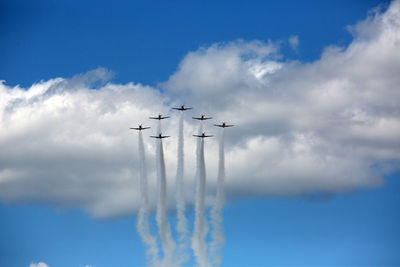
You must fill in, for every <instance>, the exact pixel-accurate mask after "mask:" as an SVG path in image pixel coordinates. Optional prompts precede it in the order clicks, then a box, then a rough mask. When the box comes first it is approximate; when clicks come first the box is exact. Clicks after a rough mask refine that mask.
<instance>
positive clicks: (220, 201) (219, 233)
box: [210, 128, 225, 266]
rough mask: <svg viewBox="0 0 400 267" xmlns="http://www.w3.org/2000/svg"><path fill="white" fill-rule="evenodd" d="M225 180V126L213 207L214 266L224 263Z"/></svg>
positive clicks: (212, 256) (212, 243) (212, 253)
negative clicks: (222, 253)
mask: <svg viewBox="0 0 400 267" xmlns="http://www.w3.org/2000/svg"><path fill="white" fill-rule="evenodd" d="M224 181H225V151H224V128H222V129H221V134H220V139H219V160H218V180H217V193H216V197H215V202H214V205H213V207H212V208H211V212H210V217H211V226H212V230H211V242H210V257H211V259H212V263H213V266H220V265H221V263H222V255H221V248H222V245H223V244H224V243H225V236H224V229H223V226H222V221H223V217H222V209H223V207H224V204H225V197H224Z"/></svg>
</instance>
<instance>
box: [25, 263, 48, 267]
mask: <svg viewBox="0 0 400 267" xmlns="http://www.w3.org/2000/svg"><path fill="white" fill-rule="evenodd" d="M29 267H49V265H47V264H46V263H44V262H38V263H31V264H30V265H29Z"/></svg>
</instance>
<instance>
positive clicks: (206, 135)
mask: <svg viewBox="0 0 400 267" xmlns="http://www.w3.org/2000/svg"><path fill="white" fill-rule="evenodd" d="M202 137H213V135H204V136H202Z"/></svg>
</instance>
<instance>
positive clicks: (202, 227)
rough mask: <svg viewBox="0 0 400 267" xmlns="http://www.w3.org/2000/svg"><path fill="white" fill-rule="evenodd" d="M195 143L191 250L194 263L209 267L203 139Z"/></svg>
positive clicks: (200, 129) (200, 128)
mask: <svg viewBox="0 0 400 267" xmlns="http://www.w3.org/2000/svg"><path fill="white" fill-rule="evenodd" d="M202 131H203V124H202V123H200V127H199V135H200V134H201V132H202ZM199 139H200V140H198V142H197V170H196V202H195V221H194V232H193V237H192V249H193V251H194V255H195V257H196V262H197V264H198V265H199V266H200V267H205V266H209V264H208V260H207V245H206V240H205V238H206V235H207V232H208V226H207V223H206V221H205V217H204V200H205V186H206V168H205V162H204V139H203V138H199Z"/></svg>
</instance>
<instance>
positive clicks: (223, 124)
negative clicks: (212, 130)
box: [214, 122, 235, 128]
mask: <svg viewBox="0 0 400 267" xmlns="http://www.w3.org/2000/svg"><path fill="white" fill-rule="evenodd" d="M214 126H217V127H222V128H226V127H233V126H235V125H233V124H231V125H229V124H226V123H225V122H223V123H222V124H214Z"/></svg>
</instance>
